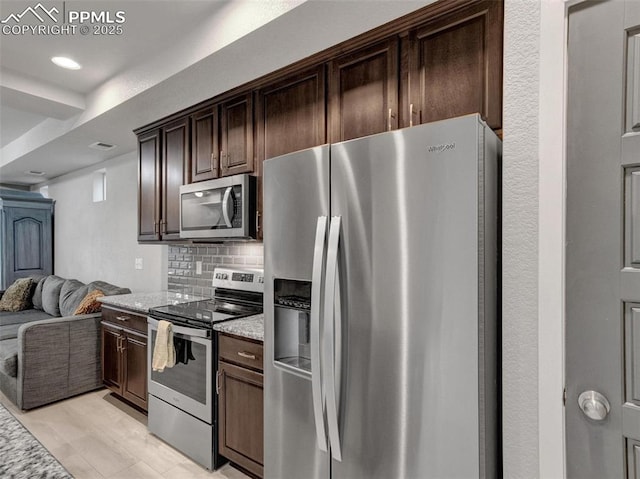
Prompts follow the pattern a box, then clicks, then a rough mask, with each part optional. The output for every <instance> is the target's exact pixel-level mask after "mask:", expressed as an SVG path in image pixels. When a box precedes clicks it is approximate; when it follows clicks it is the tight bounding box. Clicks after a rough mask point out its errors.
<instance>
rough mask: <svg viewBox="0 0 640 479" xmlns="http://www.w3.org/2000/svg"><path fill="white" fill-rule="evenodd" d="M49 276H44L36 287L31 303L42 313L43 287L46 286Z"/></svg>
mask: <svg viewBox="0 0 640 479" xmlns="http://www.w3.org/2000/svg"><path fill="white" fill-rule="evenodd" d="M47 278H48V276H43V277H42V278H41V279H40V281H38V284H37V285H36V289H35V291H34V292H33V296H32V297H31V303H32V304H33V307H34V308H35V309H39V310H41V311H42V287H43V286H44V282H45V280H46V279H47Z"/></svg>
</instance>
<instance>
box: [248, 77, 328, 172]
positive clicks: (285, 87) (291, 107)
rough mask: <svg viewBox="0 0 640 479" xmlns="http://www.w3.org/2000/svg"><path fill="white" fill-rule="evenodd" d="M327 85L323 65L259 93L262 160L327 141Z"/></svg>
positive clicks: (260, 151) (259, 135) (257, 116)
mask: <svg viewBox="0 0 640 479" xmlns="http://www.w3.org/2000/svg"><path fill="white" fill-rule="evenodd" d="M324 83H325V79H324V66H323V65H320V66H318V67H315V68H312V69H311V70H307V71H305V72H302V73H298V74H294V75H292V76H291V77H288V78H286V79H284V80H282V81H280V82H277V83H275V84H273V85H269V86H268V87H267V88H263V89H261V90H259V92H258V97H257V98H258V103H257V108H256V110H257V114H256V118H257V127H258V159H259V160H265V159H269V158H273V157H275V156H279V155H284V154H285V153H291V152H292V151H297V150H303V149H305V148H311V147H313V146H317V145H322V144H324V143H325V142H326V126H325V125H326V121H325V88H324Z"/></svg>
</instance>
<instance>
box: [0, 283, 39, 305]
mask: <svg viewBox="0 0 640 479" xmlns="http://www.w3.org/2000/svg"><path fill="white" fill-rule="evenodd" d="M32 285H33V281H31V278H20V279H16V280H15V281H14V282H13V284H12V285H11V286H9V287H8V288H7V290H6V291H5V292H4V294H3V295H2V298H0V311H22V310H23V309H27V308H30V307H31V304H30V301H29V300H30V299H31V293H32V288H31V286H32Z"/></svg>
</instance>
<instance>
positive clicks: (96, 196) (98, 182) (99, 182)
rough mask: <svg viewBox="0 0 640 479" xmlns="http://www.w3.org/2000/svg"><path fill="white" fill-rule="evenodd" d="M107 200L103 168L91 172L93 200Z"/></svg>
mask: <svg viewBox="0 0 640 479" xmlns="http://www.w3.org/2000/svg"><path fill="white" fill-rule="evenodd" d="M106 200H107V170H105V169H104V168H102V169H100V170H97V171H94V172H93V202H94V203H98V202H100V201H106Z"/></svg>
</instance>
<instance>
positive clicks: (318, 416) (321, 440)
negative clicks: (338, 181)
mask: <svg viewBox="0 0 640 479" xmlns="http://www.w3.org/2000/svg"><path fill="white" fill-rule="evenodd" d="M326 238H327V217H326V216H319V217H318V222H317V224H316V241H315V248H314V251H313V272H312V278H311V318H310V320H311V328H310V329H311V331H310V332H311V334H310V336H311V338H310V339H311V396H312V398H313V416H314V419H315V423H316V438H317V441H318V448H319V449H320V450H321V451H324V452H326V451H327V450H328V447H327V432H326V429H325V423H324V397H323V391H322V363H321V356H320V334H321V330H320V317H321V311H322V306H323V305H322V279H323V273H324V265H325V253H326V249H325V241H326Z"/></svg>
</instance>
